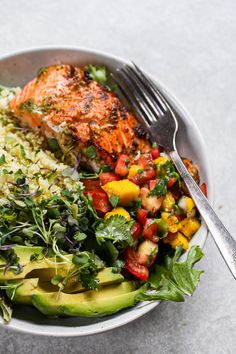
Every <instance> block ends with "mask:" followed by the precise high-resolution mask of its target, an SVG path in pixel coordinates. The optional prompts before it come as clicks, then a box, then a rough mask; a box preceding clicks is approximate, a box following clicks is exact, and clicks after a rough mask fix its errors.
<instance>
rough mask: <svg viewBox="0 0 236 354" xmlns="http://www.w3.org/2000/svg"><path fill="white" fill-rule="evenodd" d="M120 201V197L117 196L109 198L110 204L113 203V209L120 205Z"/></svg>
mask: <svg viewBox="0 0 236 354" xmlns="http://www.w3.org/2000/svg"><path fill="white" fill-rule="evenodd" d="M119 201H120V197H118V196H117V195H113V196H111V197H110V198H109V202H110V203H111V205H112V206H113V208H115V207H116V206H117V205H118V203H119Z"/></svg>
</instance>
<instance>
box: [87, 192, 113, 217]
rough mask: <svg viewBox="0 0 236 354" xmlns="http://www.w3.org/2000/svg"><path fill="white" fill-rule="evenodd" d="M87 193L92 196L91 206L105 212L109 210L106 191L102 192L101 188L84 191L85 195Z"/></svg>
mask: <svg viewBox="0 0 236 354" xmlns="http://www.w3.org/2000/svg"><path fill="white" fill-rule="evenodd" d="M88 193H90V194H91V196H92V198H93V206H94V208H95V209H96V210H97V211H99V212H102V213H107V212H108V211H110V210H111V205H110V203H109V199H108V196H107V194H106V192H104V191H103V190H102V189H97V190H93V191H85V192H84V194H85V195H87V194H88Z"/></svg>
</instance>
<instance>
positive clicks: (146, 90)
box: [126, 65, 166, 115]
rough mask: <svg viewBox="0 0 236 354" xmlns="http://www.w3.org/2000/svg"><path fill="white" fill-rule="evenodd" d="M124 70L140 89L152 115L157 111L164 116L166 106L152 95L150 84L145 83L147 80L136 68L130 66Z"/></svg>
mask: <svg viewBox="0 0 236 354" xmlns="http://www.w3.org/2000/svg"><path fill="white" fill-rule="evenodd" d="M126 68H127V71H129V72H130V75H132V77H133V79H134V80H135V82H136V85H138V86H140V87H142V92H143V96H144V98H145V99H146V100H148V102H149V104H150V105H151V106H152V110H153V112H154V114H156V111H157V110H158V112H160V115H164V114H165V112H166V106H164V105H163V102H162V101H161V100H160V99H159V97H157V95H154V93H153V91H152V88H151V87H150V83H149V82H147V78H146V77H144V76H143V75H141V74H142V73H141V72H138V71H137V70H136V68H135V67H133V66H131V65H127V66H126Z"/></svg>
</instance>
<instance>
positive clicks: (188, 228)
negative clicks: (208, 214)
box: [180, 218, 201, 238]
mask: <svg viewBox="0 0 236 354" xmlns="http://www.w3.org/2000/svg"><path fill="white" fill-rule="evenodd" d="M180 225H181V226H180V231H181V232H182V233H183V234H184V235H185V236H186V237H187V238H190V237H192V236H193V235H194V234H195V233H196V232H197V231H198V229H199V228H200V226H201V223H200V221H199V220H198V219H196V218H185V219H184V220H182V221H181V223H180Z"/></svg>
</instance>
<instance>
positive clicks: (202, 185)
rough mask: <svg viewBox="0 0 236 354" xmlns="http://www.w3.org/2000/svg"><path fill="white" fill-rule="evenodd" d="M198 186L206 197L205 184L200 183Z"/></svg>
mask: <svg viewBox="0 0 236 354" xmlns="http://www.w3.org/2000/svg"><path fill="white" fill-rule="evenodd" d="M200 188H201V191H202V193H203V194H204V195H205V197H206V198H207V186H206V183H202V184H201V187H200Z"/></svg>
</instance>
